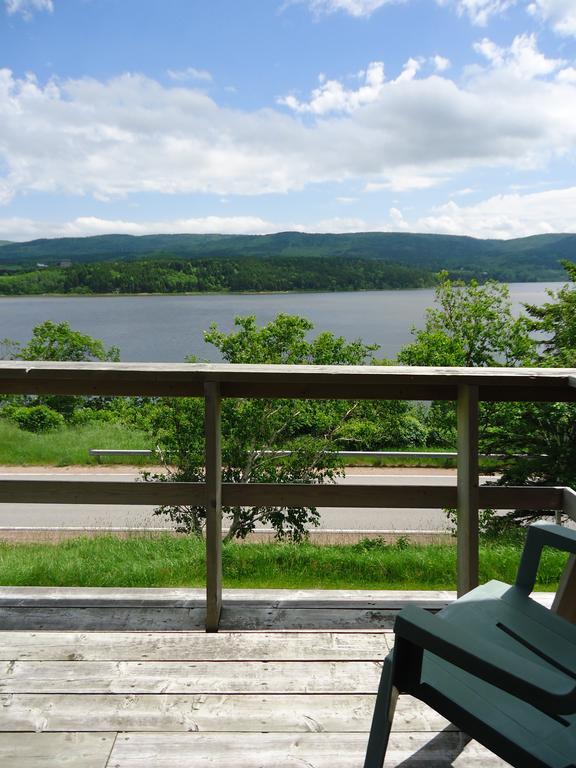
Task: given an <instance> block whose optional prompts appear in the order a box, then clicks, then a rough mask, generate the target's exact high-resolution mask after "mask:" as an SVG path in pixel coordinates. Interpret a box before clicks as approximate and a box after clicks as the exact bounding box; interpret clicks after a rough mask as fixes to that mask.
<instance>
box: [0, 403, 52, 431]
mask: <svg viewBox="0 0 576 768" xmlns="http://www.w3.org/2000/svg"><path fill="white" fill-rule="evenodd" d="M11 411H12V412H11V414H10V416H11V418H12V419H13V421H15V422H16V424H18V426H19V427H20V429H25V430H26V431H27V432H49V431H50V430H52V429H58V428H59V427H62V426H64V417H63V416H62V414H60V413H58V411H54V410H52V408H48V406H46V405H32V406H29V407H27V406H22V407H20V408H13V409H11Z"/></svg>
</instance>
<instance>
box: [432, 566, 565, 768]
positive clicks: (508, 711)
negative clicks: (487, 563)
mask: <svg viewBox="0 0 576 768" xmlns="http://www.w3.org/2000/svg"><path fill="white" fill-rule="evenodd" d="M437 617H438V618H440V619H442V620H443V621H446V622H448V623H452V624H454V625H456V626H459V627H465V628H466V629H467V630H468V631H471V632H474V633H478V634H479V635H481V636H482V637H483V638H485V639H486V640H487V641H489V642H490V643H492V644H496V645H501V646H502V647H503V648H506V649H508V650H513V651H514V653H515V654H517V655H519V656H524V657H526V658H527V659H530V661H531V662H533V663H537V664H539V665H541V666H543V667H544V668H546V669H551V670H552V669H553V670H554V671H555V672H556V673H557V672H558V671H559V670H560V671H561V672H563V673H564V674H565V675H566V676H567V678H569V679H570V680H572V681H574V680H576V626H574V625H571V624H568V622H566V621H564V620H563V619H561V618H559V617H558V616H556V615H555V614H553V613H551V612H550V611H549V610H547V609H546V608H544V607H543V606H541V605H539V604H538V603H536V602H535V601H533V600H531V599H530V598H529V597H527V596H526V594H525V593H523V592H521V591H520V590H519V589H517V588H516V587H510V586H509V585H508V584H503V583H501V582H495V581H493V582H489V583H488V584H485V585H484V586H482V587H478V588H477V589H475V590H473V591H472V592H470V593H469V594H467V595H466V596H465V597H462V598H460V599H459V600H458V601H457V603H454V604H452V605H450V606H448V607H447V608H445V609H444V610H442V611H440V612H439V613H438V614H437ZM525 638H530V642H527V641H526V640H525ZM421 685H422V687H421V689H420V692H419V694H418V696H419V698H422V699H423V700H424V701H426V702H427V703H428V704H430V705H431V706H432V707H434V708H435V709H437V710H438V711H439V712H441V713H442V714H443V715H444V716H445V717H448V718H449V719H451V720H452V721H453V722H455V723H456V725H458V726H459V727H461V728H462V729H463V730H466V731H467V732H468V733H469V734H470V735H471V736H473V737H474V738H476V739H477V740H478V741H481V742H485V743H486V744H487V745H489V746H490V747H491V748H492V749H494V748H495V746H496V744H497V743H498V741H499V740H502V741H503V742H507V745H508V746H510V745H511V744H512V745H515V748H516V749H518V752H519V753H522V754H524V755H525V756H526V760H527V761H528V760H530V761H531V762H530V763H528V762H527V763H526V765H528V764H530V765H534V766H538V765H542V766H553V768H571V767H572V766H576V714H570V715H561V716H559V715H553V716H550V715H547V714H545V713H543V712H541V711H540V710H538V709H536V708H535V707H533V706H531V705H530V704H528V703H526V702H525V701H523V700H521V699H519V698H516V697H514V696H512V695H511V694H509V693H507V692H505V691H502V690H500V689H499V688H496V687H495V686H493V685H490V684H489V683H487V682H485V681H484V680H482V679H480V678H479V677H476V676H474V675H471V674H469V673H467V672H465V671H463V670H462V669H460V668H458V667H456V666H454V665H453V664H450V663H449V662H447V661H444V660H442V659H440V658H438V657H437V656H435V655H433V654H432V653H430V652H429V651H425V652H424V655H423V663H422V676H421Z"/></svg>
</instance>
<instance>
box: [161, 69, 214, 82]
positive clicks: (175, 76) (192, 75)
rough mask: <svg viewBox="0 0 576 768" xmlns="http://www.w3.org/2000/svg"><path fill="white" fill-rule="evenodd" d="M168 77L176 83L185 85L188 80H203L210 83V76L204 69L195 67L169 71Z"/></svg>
mask: <svg viewBox="0 0 576 768" xmlns="http://www.w3.org/2000/svg"><path fill="white" fill-rule="evenodd" d="M167 74H168V77H169V78H170V79H171V80H175V81H176V82H180V83H185V82H187V81H190V80H203V81H205V82H210V81H211V80H212V75H211V74H210V72H208V70H206V69H196V67H186V69H169V70H168V71H167Z"/></svg>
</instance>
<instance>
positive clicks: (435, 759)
mask: <svg viewBox="0 0 576 768" xmlns="http://www.w3.org/2000/svg"><path fill="white" fill-rule="evenodd" d="M451 599H453V596H452V595H451V594H450V593H440V592H435V593H433V592H431V593H422V592H420V593H415V594H414V595H411V594H410V593H406V592H403V593H389V592H385V591H363V592H347V591H344V590H338V591H334V592H330V593H326V592H321V591H319V590H313V591H306V590H299V591H294V592H292V591H288V590H266V591H264V592H258V593H254V592H250V591H249V590H233V591H232V590H229V591H228V594H227V596H226V601H225V609H224V612H223V626H224V628H225V629H224V631H222V632H220V633H219V634H217V635H214V634H211V635H208V634H206V633H205V632H203V631H201V629H202V627H203V622H204V617H205V609H204V606H203V604H202V600H201V597H200V595H199V594H198V590H151V591H150V592H148V591H146V590H116V591H115V590H110V589H99V590H94V591H91V590H88V589H66V590H62V592H59V590H58V589H56V588H46V589H43V590H34V589H30V588H8V587H3V588H1V589H0V765H1V766H2V768H46V766H83V767H84V766H87V768H137V767H140V766H141V767H142V768H150V766H151V765H154V766H155V768H156V767H158V768H168V766H170V768H184V766H186V768H190V767H191V766H194V768H196V766H200V767H201V766H218V767H219V768H227V767H228V766H230V768H231V767H232V766H234V768H237V766H239V767H240V768H264V766H266V768H268V767H269V766H270V765H274V766H275V768H282V766H286V767H287V768H288V767H290V768H291V767H294V768H295V767H296V766H299V767H301V766H308V768H310V767H311V766H313V768H344V766H346V768H355V766H358V768H361V766H362V764H363V758H364V752H365V749H366V744H367V739H368V731H369V728H370V723H371V718H372V710H373V706H374V699H375V691H376V688H377V684H378V679H379V675H380V669H381V664H382V661H383V658H384V657H385V656H386V654H387V652H388V649H389V648H391V647H392V645H393V633H392V632H391V630H390V627H391V626H392V623H393V620H394V617H395V615H396V613H397V611H398V609H399V608H400V607H402V606H403V605H406V604H410V603H412V604H417V605H421V606H422V607H427V608H429V609H432V610H435V609H437V608H439V607H441V606H442V605H444V604H446V602H448V601H449V600H451ZM226 628H227V629H226ZM505 765H506V764H505V763H503V762H502V761H500V760H498V759H497V758H495V757H494V756H493V755H491V754H490V753H489V752H487V751H486V750H485V749H484V748H483V747H481V746H480V745H478V744H476V743H475V742H473V741H470V740H469V739H468V737H467V736H466V735H465V734H462V733H460V732H459V731H458V730H457V729H456V728H455V727H454V726H452V725H451V724H450V723H448V722H447V721H446V720H445V719H444V718H442V717H440V716H439V715H438V714H437V713H436V712H434V711H433V710H431V709H429V708H428V707H427V706H425V705H424V704H422V703H421V702H418V701H416V700H414V699H411V698H410V697H408V696H402V697H400V700H399V702H398V707H397V710H396V716H395V719H394V725H393V734H392V737H391V744H390V750H389V755H388V758H387V762H386V768H393V767H394V768H408V767H409V766H410V768H412V767H414V768H418V766H422V768H424V766H426V768H446V767H447V766H454V768H480V766H482V768H501V767H502V766H505Z"/></svg>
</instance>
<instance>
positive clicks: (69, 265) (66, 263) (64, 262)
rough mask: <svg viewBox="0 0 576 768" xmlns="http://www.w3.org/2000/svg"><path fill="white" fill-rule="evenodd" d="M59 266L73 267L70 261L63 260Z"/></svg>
mask: <svg viewBox="0 0 576 768" xmlns="http://www.w3.org/2000/svg"><path fill="white" fill-rule="evenodd" d="M58 266H59V267H71V266H72V262H71V261H70V259H62V261H60V262H59V263H58Z"/></svg>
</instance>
